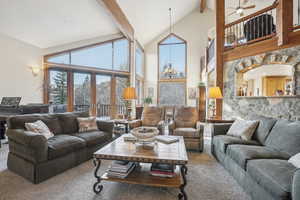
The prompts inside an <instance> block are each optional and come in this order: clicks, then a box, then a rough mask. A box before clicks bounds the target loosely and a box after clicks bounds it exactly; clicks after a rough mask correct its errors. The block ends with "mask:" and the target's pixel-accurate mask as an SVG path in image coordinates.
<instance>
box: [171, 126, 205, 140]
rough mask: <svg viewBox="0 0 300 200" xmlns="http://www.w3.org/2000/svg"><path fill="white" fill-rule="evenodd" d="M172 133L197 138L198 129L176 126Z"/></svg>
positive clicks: (198, 135) (198, 134)
mask: <svg viewBox="0 0 300 200" xmlns="http://www.w3.org/2000/svg"><path fill="white" fill-rule="evenodd" d="M173 135H177V136H184V137H189V138H199V137H200V131H199V130H197V129H195V128H176V129H175V130H174V133H173Z"/></svg>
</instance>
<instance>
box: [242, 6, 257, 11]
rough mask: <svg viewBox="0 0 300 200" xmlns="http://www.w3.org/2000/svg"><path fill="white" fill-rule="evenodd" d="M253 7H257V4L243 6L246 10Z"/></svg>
mask: <svg viewBox="0 0 300 200" xmlns="http://www.w3.org/2000/svg"><path fill="white" fill-rule="evenodd" d="M252 8H256V5H252V6H246V7H243V9H245V10H247V9H252Z"/></svg>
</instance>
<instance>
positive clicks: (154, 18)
mask: <svg viewBox="0 0 300 200" xmlns="http://www.w3.org/2000/svg"><path fill="white" fill-rule="evenodd" d="M117 2H118V3H119V5H120V7H121V8H122V10H123V11H124V13H125V14H126V16H127V18H128V20H129V21H130V23H131V25H132V26H133V27H134V28H135V31H136V35H137V37H138V39H139V41H140V42H141V43H142V44H147V43H148V42H150V41H151V40H152V39H153V38H155V37H156V36H158V35H159V34H161V33H162V32H164V31H165V30H167V29H168V28H169V23H170V22H169V8H170V7H171V8H172V13H173V21H174V22H177V21H179V20H180V19H182V18H183V17H184V16H186V15H188V14H189V13H190V12H192V11H193V10H194V9H196V8H199V5H200V1H199V0H117Z"/></svg>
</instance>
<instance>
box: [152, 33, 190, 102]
mask: <svg viewBox="0 0 300 200" xmlns="http://www.w3.org/2000/svg"><path fill="white" fill-rule="evenodd" d="M186 49H187V44H186V41H184V40H183V39H181V38H180V37H178V36H177V35H175V34H170V35H168V36H167V37H166V38H165V39H163V40H162V41H161V42H159V43H158V50H159V52H158V57H159V63H158V73H159V80H158V94H159V96H158V104H160V105H167V106H171V105H185V104H186V74H187V73H186V68H187V66H186V57H187V55H186V52H187V50H186Z"/></svg>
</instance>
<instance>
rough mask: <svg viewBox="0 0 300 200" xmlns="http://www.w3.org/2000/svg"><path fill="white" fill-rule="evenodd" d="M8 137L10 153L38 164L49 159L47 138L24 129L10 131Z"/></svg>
mask: <svg viewBox="0 0 300 200" xmlns="http://www.w3.org/2000/svg"><path fill="white" fill-rule="evenodd" d="M6 135H7V137H8V141H9V150H10V152H12V153H14V154H16V155H18V156H20V157H22V158H24V159H27V160H30V161H32V162H37V163H38V162H43V161H46V160H47V159H48V143H47V139H46V137H45V136H43V135H39V134H36V133H33V132H30V131H24V130H22V129H8V130H7V132H6Z"/></svg>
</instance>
